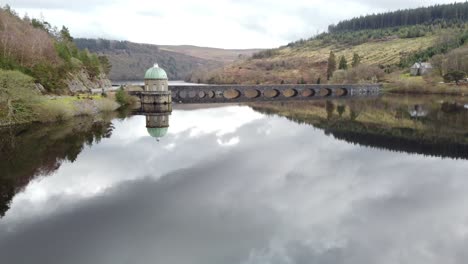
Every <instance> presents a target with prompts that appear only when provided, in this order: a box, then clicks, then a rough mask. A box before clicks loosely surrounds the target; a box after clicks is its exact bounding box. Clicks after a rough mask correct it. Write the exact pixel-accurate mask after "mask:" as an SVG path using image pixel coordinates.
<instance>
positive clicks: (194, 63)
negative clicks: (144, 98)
mask: <svg viewBox="0 0 468 264" xmlns="http://www.w3.org/2000/svg"><path fill="white" fill-rule="evenodd" d="M75 43H76V45H77V46H78V47H79V48H80V49H88V50H90V51H92V52H96V53H98V54H101V55H105V56H107V57H108V58H109V60H110V62H111V63H112V70H111V72H110V78H111V79H112V80H115V81H124V80H142V79H143V75H144V74H145V71H146V69H148V68H149V67H151V66H152V65H153V64H154V63H156V62H157V63H158V64H159V65H160V66H161V67H162V68H164V69H165V70H166V72H167V73H168V75H169V79H172V80H180V79H184V78H186V77H187V76H189V75H190V74H191V73H192V72H193V71H194V70H196V69H205V70H206V69H213V68H219V67H222V66H223V65H224V64H225V63H228V62H232V61H234V59H237V58H239V57H243V56H244V57H249V56H251V55H252V54H253V53H254V52H257V51H259V50H226V49H214V48H205V47H196V46H158V45H152V44H138V43H133V42H129V41H115V40H106V39H83V38H81V39H75Z"/></svg>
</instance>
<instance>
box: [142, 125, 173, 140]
mask: <svg viewBox="0 0 468 264" xmlns="http://www.w3.org/2000/svg"><path fill="white" fill-rule="evenodd" d="M146 130H148V134H150V136H152V137H154V138H162V137H164V136H165V135H166V134H167V130H168V128H167V127H151V128H150V127H147V128H146Z"/></svg>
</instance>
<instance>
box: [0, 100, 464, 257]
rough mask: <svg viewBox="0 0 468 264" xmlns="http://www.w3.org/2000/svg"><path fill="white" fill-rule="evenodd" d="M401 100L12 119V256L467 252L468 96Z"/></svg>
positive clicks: (8, 200) (0, 241)
mask: <svg viewBox="0 0 468 264" xmlns="http://www.w3.org/2000/svg"><path fill="white" fill-rule="evenodd" d="M399 102H403V103H395V102H394V101H393V99H392V98H390V99H388V100H386V101H379V102H370V103H365V104H359V103H350V104H349V105H346V106H345V111H344V113H343V112H342V113H341V117H340V114H339V111H338V110H337V109H338V108H339V106H340V103H339V102H338V103H336V102H334V103H332V104H333V111H332V112H331V111H330V109H331V108H332V106H330V104H324V103H322V104H321V103H317V104H318V106H317V107H316V108H312V106H311V105H309V104H307V103H303V105H301V107H299V109H305V110H304V111H303V112H294V111H295V110H292V109H291V108H289V105H288V104H270V105H255V106H254V107H250V106H236V105H218V106H216V107H213V106H204V107H184V108H177V107H175V108H176V109H175V110H174V111H173V113H172V115H171V116H170V128H169V130H168V132H167V134H166V135H165V136H164V137H162V138H161V139H160V140H159V141H157V140H156V139H155V138H153V137H151V136H149V135H148V132H147V129H146V123H145V117H144V116H131V117H127V118H117V117H112V116H111V117H103V118H102V119H101V120H98V121H90V120H88V119H77V120H74V121H71V123H65V124H60V125H56V126H55V127H54V126H50V125H49V126H46V127H43V126H42V127H34V128H29V129H25V130H22V131H13V132H4V133H3V134H2V135H3V136H2V138H3V140H4V142H3V143H2V152H0V155H2V157H1V158H2V161H1V162H0V168H1V169H0V174H1V173H4V175H3V176H2V178H1V179H2V182H0V186H2V187H1V188H2V189H0V191H1V192H2V193H1V194H2V198H1V199H2V201H1V202H2V203H3V204H2V205H1V206H2V208H3V214H4V216H3V218H1V219H0V263H8V264H16V263H47V264H54V263H57V264H59V263H60V264H63V263H77V264H78V263H80V264H85V263H86V264H89V263H103V264H107V263H109V264H111V263H112V264H120V263H122V264H123V263H149V262H151V263H172V264H179V263H180V264H182V263H200V264H201V263H203V264H207V263H213V264H214V263H242V264H248V263H255V264H257V263H360V264H362V263H466V262H467V261H468V251H467V250H466V249H467V248H468V210H467V207H466V205H467V204H468V161H467V160H466V159H467V156H468V152H467V151H466V150H467V149H468V148H467V147H466V146H467V145H466V144H467V135H468V118H467V116H468V115H467V113H466V110H461V108H463V105H461V107H458V108H457V107H454V108H457V110H454V109H452V108H451V107H450V106H445V108H444V106H442V105H441V100H439V99H432V100H431V101H429V102H424V103H419V102H416V103H415V102H413V101H412V100H407V99H405V100H399ZM314 107H315V106H314ZM369 107H370V109H369V110H368V108H369ZM254 109H255V110H254ZM310 109H315V110H314V111H315V112H313V113H308V112H307V111H312V110H310ZM320 109H322V110H320ZM341 109H342V108H341ZM379 111H382V112H379ZM306 112H307V113H306ZM330 112H331V115H330ZM356 115H357V117H356ZM285 116H288V118H286V117H285ZM348 119H349V120H348ZM374 119H375V120H385V123H382V124H380V125H379V124H378V123H376V122H375V121H373V120H374ZM393 119H394V120H393ZM359 120H361V121H359ZM382 122H383V121H382ZM311 124H313V125H311ZM392 124H393V125H392ZM376 131H378V132H376ZM389 131H390V132H389ZM8 133H9V134H8ZM8 135H10V138H9V139H10V140H8ZM421 135H423V136H421Z"/></svg>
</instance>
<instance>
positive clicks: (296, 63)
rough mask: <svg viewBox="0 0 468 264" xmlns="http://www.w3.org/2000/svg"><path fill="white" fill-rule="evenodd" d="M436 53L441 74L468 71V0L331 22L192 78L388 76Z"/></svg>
mask: <svg viewBox="0 0 468 264" xmlns="http://www.w3.org/2000/svg"><path fill="white" fill-rule="evenodd" d="M436 55H438V56H437V57H436V58H437V60H434V61H433V63H434V65H435V66H436V67H437V68H438V73H439V74H440V75H441V76H443V75H444V74H446V73H448V71H449V70H451V71H468V70H467V69H468V68H467V67H468V63H466V61H468V59H467V58H468V57H467V56H468V2H464V3H455V4H447V5H437V6H431V7H424V8H416V9H408V10H400V11H395V12H390V13H383V14H377V15H369V16H361V17H359V18H353V19H350V20H346V21H343V22H340V23H338V24H337V25H332V26H330V32H327V33H322V34H319V35H316V36H313V37H311V38H309V39H301V40H298V41H295V42H291V43H289V44H287V45H285V46H282V47H279V48H274V49H269V50H264V51H260V52H257V53H255V54H254V55H253V56H252V57H251V58H248V59H244V60H239V61H236V62H235V63H233V64H231V65H228V66H225V67H224V68H222V69H217V70H215V71H211V72H206V71H205V72H203V71H197V72H195V73H194V74H193V75H192V76H191V79H190V80H191V81H198V80H200V81H201V82H207V83H225V84H232V83H245V84H247V83H248V84H255V83H264V84H268V83H270V84H273V83H286V84H296V83H317V82H322V83H323V82H331V83H343V82H348V83H355V82H373V81H376V80H377V81H383V80H388V78H387V77H386V76H388V75H390V74H393V73H395V74H394V75H395V76H397V75H398V72H401V71H405V70H408V69H409V67H410V66H411V65H413V64H414V63H415V62H420V61H422V62H428V61H431V62H432V60H433V58H434V56H436ZM358 66H359V67H358ZM335 72H336V73H337V74H334V73H335ZM385 74H387V75H385Z"/></svg>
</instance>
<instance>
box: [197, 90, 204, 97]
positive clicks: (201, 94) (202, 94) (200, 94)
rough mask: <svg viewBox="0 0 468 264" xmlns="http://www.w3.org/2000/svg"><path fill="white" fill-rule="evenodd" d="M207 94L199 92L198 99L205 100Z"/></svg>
mask: <svg viewBox="0 0 468 264" xmlns="http://www.w3.org/2000/svg"><path fill="white" fill-rule="evenodd" d="M205 96H206V93H205V92H204V91H199V92H198V98H205Z"/></svg>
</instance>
